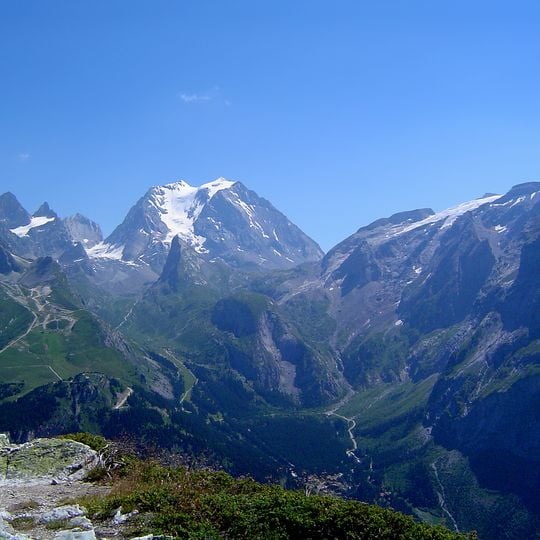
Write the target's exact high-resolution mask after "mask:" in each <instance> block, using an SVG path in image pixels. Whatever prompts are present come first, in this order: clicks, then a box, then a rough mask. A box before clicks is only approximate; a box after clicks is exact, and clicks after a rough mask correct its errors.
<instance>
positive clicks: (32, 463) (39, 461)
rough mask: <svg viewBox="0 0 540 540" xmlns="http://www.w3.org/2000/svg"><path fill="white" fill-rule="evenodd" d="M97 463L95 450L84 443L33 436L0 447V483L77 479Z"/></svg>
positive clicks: (82, 476)
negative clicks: (20, 442)
mask: <svg viewBox="0 0 540 540" xmlns="http://www.w3.org/2000/svg"><path fill="white" fill-rule="evenodd" d="M97 464H98V456H97V454H96V452H95V451H94V450H92V449H91V448H89V447H88V446H86V445H84V444H81V443H78V442H75V441H69V440H62V439H35V440H33V441H31V442H28V443H24V444H21V445H12V444H10V445H6V446H3V447H2V448H0V465H1V467H0V471H1V473H0V483H4V484H13V483H17V482H31V483H49V482H51V481H52V480H55V481H60V482H63V481H68V480H78V479H81V478H84V477H85V476H86V475H87V474H88V472H89V471H91V470H92V469H93V468H94V467H96V466H97ZM71 517H72V516H71Z"/></svg>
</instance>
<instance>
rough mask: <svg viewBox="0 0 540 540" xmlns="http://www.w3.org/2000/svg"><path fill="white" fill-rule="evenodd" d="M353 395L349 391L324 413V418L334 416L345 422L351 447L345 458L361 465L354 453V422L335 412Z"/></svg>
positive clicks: (355, 446)
mask: <svg viewBox="0 0 540 540" xmlns="http://www.w3.org/2000/svg"><path fill="white" fill-rule="evenodd" d="M354 395H355V392H354V391H353V390H349V392H348V393H347V395H346V396H345V397H344V398H343V399H342V400H341V401H340V402H339V403H337V404H336V405H334V406H333V407H332V408H331V409H329V410H328V411H326V412H325V413H324V414H326V416H336V417H337V418H341V419H342V420H345V421H346V422H347V424H348V429H347V433H348V434H349V439H350V440H351V445H352V446H351V447H350V448H348V449H347V450H346V451H345V453H346V454H347V457H350V458H352V459H354V460H355V461H356V463H362V460H361V459H360V458H359V457H358V456H357V455H356V451H357V450H358V444H357V443H356V439H355V438H354V434H353V431H354V429H355V428H356V420H355V419H354V417H353V418H348V417H347V416H343V415H342V414H338V413H337V412H336V411H337V410H338V409H340V408H341V407H343V405H345V404H346V403H347V402H348V401H349V400H350V399H351V398H352V397H353V396H354Z"/></svg>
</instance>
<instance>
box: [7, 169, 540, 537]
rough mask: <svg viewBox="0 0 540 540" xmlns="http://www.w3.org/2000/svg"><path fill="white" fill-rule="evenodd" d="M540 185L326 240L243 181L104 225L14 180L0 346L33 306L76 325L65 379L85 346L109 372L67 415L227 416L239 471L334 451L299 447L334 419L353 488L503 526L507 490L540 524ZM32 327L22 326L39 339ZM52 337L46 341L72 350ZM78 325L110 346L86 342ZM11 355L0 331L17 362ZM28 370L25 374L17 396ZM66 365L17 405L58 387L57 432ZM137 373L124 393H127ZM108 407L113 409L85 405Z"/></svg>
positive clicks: (171, 198)
mask: <svg viewBox="0 0 540 540" xmlns="http://www.w3.org/2000/svg"><path fill="white" fill-rule="evenodd" d="M539 193H540V183H526V184H520V185H518V186H515V187H514V188H512V189H511V190H510V191H509V192H508V193H507V194H505V195H502V196H501V195H491V194H488V195H485V196H483V197H481V198H479V199H476V200H473V201H469V202H466V203H463V204H461V205H458V206H456V207H454V208H450V209H448V210H444V211H442V212H434V211H433V210H431V209H418V210H412V211H408V212H401V213H399V214H395V215H393V216H390V217H389V218H383V219H379V220H377V221H375V222H373V223H372V224H370V225H368V226H365V227H362V228H361V229H359V230H358V231H357V232H356V233H355V234H353V235H352V236H351V237H349V238H347V239H346V240H344V241H343V242H341V243H340V244H338V245H337V246H336V247H334V248H333V249H332V250H330V251H329V252H328V253H327V254H326V255H324V256H323V254H322V252H321V251H320V249H319V248H318V246H317V245H316V244H315V243H314V242H313V241H312V240H310V239H309V238H308V237H307V236H305V235H304V234H303V233H302V232H301V231H300V230H299V229H298V228H297V227H295V226H294V225H293V224H292V223H291V222H290V221H288V220H287V218H285V216H283V215H282V214H281V213H279V212H278V211H277V210H276V209H275V208H274V207H273V206H272V205H271V204H270V203H268V202H267V201H265V200H264V199H261V198H259V197H258V196H257V195H256V194H255V193H253V192H251V191H249V190H248V189H247V188H246V187H245V186H243V185H242V184H241V183H238V182H230V181H227V180H224V179H218V180H216V181H215V182H211V183H208V184H204V185H203V186H200V187H199V188H195V187H192V186H189V185H188V184H187V183H185V182H176V183H173V184H167V185H165V186H161V187H155V188H152V189H150V190H149V191H148V192H147V193H146V194H145V196H143V197H142V198H141V199H140V200H139V201H138V202H137V203H136V205H135V206H134V207H133V208H132V209H131V210H130V212H129V213H128V215H127V217H126V219H125V220H124V222H123V223H122V224H121V225H120V226H119V227H117V229H116V230H115V231H114V232H113V233H112V234H111V235H110V236H109V237H108V238H107V239H105V240H103V239H102V237H101V233H100V231H99V227H98V226H97V225H95V224H93V223H92V222H90V221H89V220H87V219H86V218H83V217H82V216H79V215H76V216H74V217H73V218H67V219H64V220H63V219H61V218H59V217H58V216H57V215H56V214H55V213H54V212H53V211H52V210H51V209H50V208H49V207H48V205H46V204H45V205H43V206H42V207H41V208H40V209H39V210H38V211H37V212H36V213H35V214H33V215H32V216H30V215H29V214H28V213H27V212H26V211H25V210H24V209H23V208H22V207H21V206H20V205H19V204H18V202H17V201H16V199H15V197H14V196H13V195H11V194H5V195H4V196H2V197H0V285H1V287H0V302H2V306H5V316H2V315H0V324H1V325H3V327H2V328H4V329H5V330H4V334H5V336H6V339H3V340H2V339H0V347H2V346H4V347H5V346H6V344H7V345H8V346H9V344H10V343H18V342H17V341H16V340H17V339H18V338H17V336H21V334H24V332H25V331H26V329H27V328H28V327H29V326H31V325H32V324H35V321H34V323H32V319H33V318H36V320H37V321H38V322H39V324H41V325H42V328H44V329H45V330H46V331H47V332H60V333H61V334H62V338H61V340H62V342H63V343H64V345H63V347H64V349H63V351H64V352H63V353H62V354H64V355H65V356H64V357H63V358H64V361H66V362H67V363H66V364H59V365H63V366H64V368H63V369H65V372H62V373H61V374H60V378H64V373H65V374H66V375H69V376H76V375H77V373H80V372H81V371H82V369H79V368H77V369H75V368H73V369H72V367H73V366H74V365H78V366H81V365H84V366H85V367H84V370H88V369H89V368H90V367H92V366H93V367H94V368H95V371H100V370H104V373H105V375H106V379H104V382H103V384H101V383H100V384H98V385H97V386H98V387H99V388H100V390H96V393H95V395H94V394H92V397H91V398H89V399H88V400H86V401H85V400H79V402H80V403H82V404H83V405H81V410H84V411H86V412H83V413H81V414H80V415H79V417H78V418H79V420H77V415H75V417H73V418H72V415H71V413H70V418H72V420H71V421H73V422H75V423H76V422H78V421H79V422H80V423H79V424H77V425H85V426H86V425H88V426H90V425H93V426H94V428H95V429H96V430H100V431H104V432H107V434H109V435H111V436H116V435H120V434H121V433H122V429H123V426H129V429H130V430H131V431H132V432H133V433H137V434H138V436H141V437H142V436H143V435H146V434H148V433H149V432H150V431H151V433H152V436H153V437H154V438H155V439H154V440H159V442H160V444H163V445H177V446H182V447H183V446H186V447H187V446H189V447H190V448H191V449H194V448H199V449H201V448H203V447H204V446H205V444H208V443H205V442H204V441H207V440H208V438H209V435H208V434H209V433H210V432H211V433H212V437H214V439H213V440H214V443H212V444H213V445H212V449H211V450H212V452H213V453H214V456H219V457H216V459H218V460H219V459H222V460H224V461H226V462H227V463H229V464H230V466H231V468H232V469H234V470H237V471H241V472H249V470H251V469H249V467H250V466H252V468H253V469H255V468H261V467H263V463H264V467H268V468H267V469H264V470H265V471H267V472H268V473H269V474H270V471H271V470H272V471H275V470H278V469H279V470H280V471H284V470H288V471H289V473H290V471H293V472H295V467H300V464H302V466H305V467H308V466H310V467H319V466H320V463H317V464H315V463H314V462H312V461H311V458H307V457H306V456H307V455H308V454H309V452H307V454H306V452H304V450H300V448H304V447H303V446H302V444H304V443H305V442H306V441H308V440H312V439H310V438H309V437H310V435H309V434H314V436H315V435H317V436H318V435H320V434H321V433H323V432H324V433H325V434H326V435H325V436H324V437H319V438H318V439H317V440H318V441H319V442H315V443H314V444H315V445H317V447H318V449H319V451H320V452H319V453H320V454H321V455H325V456H327V458H325V459H327V460H328V461H327V463H331V464H332V466H331V468H333V469H332V470H334V471H338V470H339V471H341V472H343V474H345V476H344V478H346V482H347V483H348V485H349V488H350V489H349V492H348V493H349V495H351V496H356V497H358V498H361V499H366V498H371V499H373V500H377V501H378V502H379V503H381V504H391V505H393V506H396V507H398V508H400V509H402V510H404V511H407V512H412V513H416V515H417V516H419V517H422V519H425V518H426V516H427V515H434V516H438V517H439V518H440V519H444V520H446V523H447V524H448V525H449V526H451V527H453V528H456V529H463V530H465V529H470V528H477V529H479V530H480V532H481V533H482V535H483V536H484V537H488V538H502V537H503V536H502V533H501V530H504V531H506V532H507V531H508V527H507V526H506V525H505V523H507V522H508V520H509V519H510V518H508V515H507V514H505V513H504V512H502V511H501V509H504V510H505V512H507V513H508V512H511V513H512V514H513V515H515V516H519V517H516V518H515V519H514V528H515V532H516V535H517V536H510V537H515V538H519V537H521V538H526V537H531V536H530V534H529V533H530V531H534V530H535V529H536V528H537V527H538V525H539V523H540V522H539V521H538V520H539V516H540V498H539V497H538V495H537V494H538V493H540V476H539V475H537V474H536V473H535V472H534V471H536V470H538V465H539V464H540V430H539V429H538V427H537V425H536V423H535V418H537V416H538V414H539V413H540V408H539V407H540V405H539V402H538V398H537V396H538V385H539V381H540V371H539V369H538V360H539V354H540V353H539V351H540V317H539V315H538V314H539V313H540V305H539V301H540V286H539V285H540V282H539V280H538V275H539V274H538V272H539V270H540V267H539V265H540V204H539V201H540V198H539V197H540V195H539ZM55 291H56V292H55ZM68 291H69V292H68ZM53 292H55V296H51V294H53ZM81 307H84V308H86V310H88V311H90V312H92V315H90V314H89V315H88V316H89V317H94V319H92V320H93V321H94V322H93V323H92V324H90V323H89V321H88V320H87V319H86V316H85V317H83V319H84V321H83V324H82V325H79V326H78V325H77V324H75V325H73V321H72V319H73V318H74V317H73V315H71V314H70V313H68V312H67V311H75V309H77V308H81ZM96 314H97V315H98V317H97V318H96ZM47 316H48V318H47ZM100 318H104V319H106V320H107V321H109V323H110V324H112V325H114V326H115V327H116V331H112V330H111V329H110V328H109V327H108V326H107V324H106V323H104V322H103V321H101V320H100ZM55 321H56V325H57V326H58V324H59V323H61V324H60V326H62V328H57V327H54V324H55ZM62 321H64V322H62ZM96 321H99V322H96ZM64 324H65V325H66V327H67V328H69V329H70V331H75V330H77V331H78V332H79V333H78V334H77V332H75V333H76V334H77V335H76V336H75V337H73V336H68V335H67V334H66V333H65V327H63V325H64ZM86 324H89V326H85V325H86ZM50 325H53V326H50ZM91 329H93V330H91ZM32 330H33V327H32V328H30V333H29V336H30V337H32V338H33V340H34V341H32V340H29V338H28V340H27V338H26V337H25V336H23V337H22V338H21V344H22V345H25V346H26V347H27V348H28V351H29V354H32V355H34V354H35V352H36V350H38V349H36V344H35V339H37V337H35V336H34V334H33V333H32ZM92 332H94V333H95V334H96V335H98V336H100V338H99V340H98V342H97V343H96V342H95V341H92V340H91V339H90V340H89V341H88V338H89V334H90V333H92ZM81 333H82V335H81ZM120 333H121V334H120ZM122 334H123V335H122ZM36 335H37V334H36ZM82 336H84V339H83V337H82ZM68 338H69V339H68ZM39 339H40V340H42V339H43V338H42V337H40V338H39ZM49 339H52V338H47V340H45V342H43V341H39V343H40V345H39V346H43V347H45V346H46V347H47V349H46V350H47V351H51V350H53V351H56V350H57V349H55V348H54V347H52V346H50V343H51V342H50V341H48V340H49ZM54 339H58V336H56V337H55V338H54ZM81 339H83V342H84V343H85V347H87V350H92V351H93V354H94V356H92V355H91V353H90V352H88V353H87V354H86V355H83V356H84V358H81V357H80V356H77V355H76V361H75V360H74V359H73V357H72V356H71V354H72V351H73V348H74V345H75V344H76V343H78V344H79V345H80V343H81V341H77V340H81ZM55 347H56V345H55ZM83 348H84V347H83ZM10 349H11V350H10ZM109 349H110V350H114V351H116V352H115V353H114V354H113V355H112V356H110V357H109V356H107V355H108V354H110V353H109V352H106V351H107V350H109ZM97 350H98V351H99V355H98V356H95V353H96V351H97ZM6 353H8V356H7V360H4V358H6ZM9 354H14V349H13V347H12V346H9V347H8V350H7V351H5V352H4V350H3V349H1V352H0V375H1V373H2V371H1V367H2V362H3V361H5V362H7V361H8V360H9V361H10V362H12V361H13V357H12V356H9ZM47 354H50V353H49V352H47ZM101 357H104V358H110V359H111V360H110V361H109V362H105V361H102V362H99V361H97V360H95V359H96V358H98V359H99V358H101ZM47 358H49V357H47ZM92 358H94V360H92ZM120 358H124V360H125V363H124V364H122V362H120V361H119V359H120ZM40 361H41V360H40ZM55 361H57V360H55ZM48 362H50V361H49V360H48ZM111 362H112V363H111ZM28 363H29V364H30V365H36V364H38V363H39V362H37V361H36V360H35V358H34V357H30V356H29V357H28ZM47 365H50V367H52V368H53V369H55V370H57V368H56V367H55V366H56V364H53V363H49V364H47ZM107 366H108V367H107ZM111 366H113V368H111ZM126 366H130V367H129V369H128V370H127V371H124V369H125V368H126ZM28 377H29V375H28V373H27V372H23V371H21V372H20V375H19V379H17V378H13V377H12V378H10V379H9V381H8V380H7V379H6V381H5V384H7V385H8V386H9V385H11V386H9V388H8V387H7V386H6V387H5V389H4V390H3V391H4V393H5V395H6V398H5V399H7V398H8V397H9V396H11V397H13V396H14V395H18V394H19V393H21V389H20V388H19V387H17V384H19V383H20V382H21V380H25V379H27V378H28ZM115 379H118V380H119V381H120V382H119V384H120V386H117V383H116V382H114V380H115ZM111 380H112V382H111ZM53 381H54V379H53V380H48V381H46V382H49V386H48V387H47V390H44V391H43V393H40V392H41V391H40V390H39V385H38V384H33V386H32V388H35V390H32V392H30V393H27V394H26V396H24V397H21V398H20V400H21V401H20V402H19V405H20V406H21V407H22V406H26V405H24V404H25V403H26V402H28V403H30V405H28V407H30V408H33V409H35V408H36V403H38V402H41V401H44V400H45V401H47V400H51V399H54V400H55V403H56V405H55V407H51V410H53V409H54V410H55V411H57V413H55V415H53V417H52V418H53V419H52V420H50V422H52V423H51V426H52V427H51V429H50V430H49V431H47V434H49V433H54V431H55V429H56V427H58V426H57V424H56V423H55V422H57V420H56V419H57V418H62V416H63V413H62V412H61V411H62V410H68V409H69V406H68V405H66V403H67V401H65V398H64V397H62V396H63V393H65V392H66V389H65V388H64V386H62V383H60V381H57V382H53ZM35 382H36V383H37V382H38V381H35ZM70 384H71V383H70ZM50 385H53V386H50ZM111 385H112V386H111ZM1 388H2V387H0V391H2V390H1ZM127 388H130V389H131V390H133V389H134V393H133V395H131V394H130V397H129V400H128V402H127V406H126V410H122V411H116V412H115V411H114V410H113V411H112V412H111V410H110V409H111V404H112V403H114V402H116V397H115V396H116V394H118V395H123V392H127V390H126V389H127ZM115 389H117V390H115ZM1 395H2V394H0V396H1ZM126 395H127V394H126ZM51 396H52V398H51ZM104 396H105V397H104ZM118 399H119V398H118ZM0 401H1V399H0ZM7 403H8V402H6V403H4V404H2V403H1V402H0V407H5V406H11V405H8V404H7ZM332 403H334V405H331V404H332ZM96 404H98V405H96ZM95 407H98V408H99V411H100V413H99V416H100V418H104V419H105V420H103V421H98V420H96V418H95V417H94V416H92V414H90V413H89V412H88V411H89V410H93V409H94V408H95ZM321 408H322V409H321ZM25 410H26V409H25ZM157 410H160V411H161V412H160V413H157V412H156V411H157ZM58 411H60V412H58ZM104 411H106V412H104ZM107 411H108V412H107ZM292 411H296V413H298V411H302V413H301V414H302V416H301V420H298V416H297V415H296V414H295V415H291V412H292ZM313 411H315V412H313ZM324 413H326V414H324ZM164 417H167V418H169V419H170V420H169V421H168V422H169V424H168V425H165V423H164V422H163V418H164ZM295 422H299V424H296V423H295ZM268 423H270V424H271V426H270V425H269V424H268ZM150 424H152V425H153V427H152V430H150V428H148V426H149V425H150ZM154 424H155V425H154ZM263 424H264V426H265V427H264V428H263V427H262V426H263ZM55 426H56V427H55ZM144 426H146V427H144ZM171 426H174V427H171ZM293 426H295V429H293ZM298 426H300V427H298ZM175 430H178V433H180V432H181V433H184V434H186V433H188V434H189V437H188V438H187V439H181V438H180V439H179V438H177V436H176V435H175V434H176V431H175ZM269 430H270V431H272V430H274V431H275V434H276V436H275V437H272V438H268V437H267V436H266V435H267V432H268V431H269ZM325 430H327V431H325ZM274 431H272V432H273V433H274ZM297 431H298V433H297ZM27 432H28V430H27V431H26V432H25V433H27ZM277 434H279V436H278V435H277ZM297 435H301V436H302V439H303V441H299V440H297V439H295V436H297ZM238 437H240V439H241V440H242V441H243V442H242V443H241V444H240V443H239V442H238ZM322 439H324V443H323V442H322ZM291 441H294V443H293V442H291ZM349 441H350V446H349V447H348V449H347V446H346V445H347V443H349ZM343 445H345V448H344V447H343ZM332 449H333V450H332ZM345 450H346V452H345ZM336 451H337V453H338V454H339V456H340V457H339V458H337V457H336ZM239 456H241V458H239ZM265 456H266V457H265ZM268 456H271V457H268ZM242 467H244V468H242ZM291 467H292V469H291ZM261 470H262V469H261ZM325 470H328V469H325ZM524 471H528V472H524ZM289 473H287V474H289ZM284 474H285V473H284ZM291 474H292V473H291ZM295 474H296V472H295ZM290 477H291V476H290ZM505 520H506V521H505ZM501 528H502V529H501ZM506 532H505V534H506ZM519 535H521V536H519Z"/></svg>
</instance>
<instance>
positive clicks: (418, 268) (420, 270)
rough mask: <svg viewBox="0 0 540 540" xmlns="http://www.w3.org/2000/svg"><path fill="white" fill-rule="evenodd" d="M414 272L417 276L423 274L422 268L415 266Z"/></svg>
mask: <svg viewBox="0 0 540 540" xmlns="http://www.w3.org/2000/svg"><path fill="white" fill-rule="evenodd" d="M413 270H414V273H415V274H421V273H422V267H421V266H413Z"/></svg>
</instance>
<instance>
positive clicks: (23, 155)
mask: <svg viewBox="0 0 540 540" xmlns="http://www.w3.org/2000/svg"><path fill="white" fill-rule="evenodd" d="M18 158H19V161H28V160H29V159H30V154H29V153H28V152H21V153H20V154H19V156H18Z"/></svg>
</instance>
